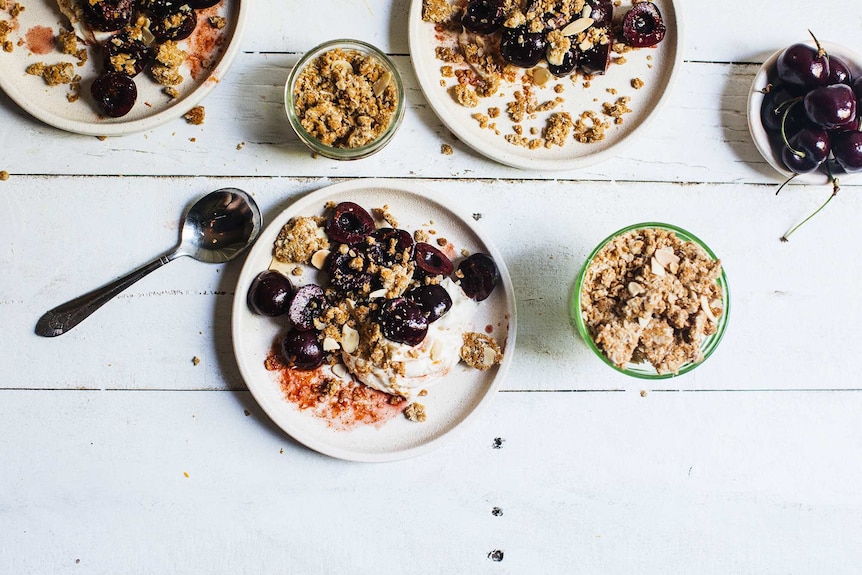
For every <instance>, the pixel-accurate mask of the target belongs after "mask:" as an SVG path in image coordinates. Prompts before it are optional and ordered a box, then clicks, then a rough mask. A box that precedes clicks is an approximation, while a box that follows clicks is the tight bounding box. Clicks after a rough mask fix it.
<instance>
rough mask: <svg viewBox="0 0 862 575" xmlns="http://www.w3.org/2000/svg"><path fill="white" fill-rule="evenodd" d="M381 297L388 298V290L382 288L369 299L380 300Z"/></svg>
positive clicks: (369, 296) (372, 293)
mask: <svg viewBox="0 0 862 575" xmlns="http://www.w3.org/2000/svg"><path fill="white" fill-rule="evenodd" d="M381 297H386V288H380V289H377V290H374V291H373V292H371V293H370V294H368V299H378V298H381Z"/></svg>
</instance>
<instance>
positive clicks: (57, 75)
mask: <svg viewBox="0 0 862 575" xmlns="http://www.w3.org/2000/svg"><path fill="white" fill-rule="evenodd" d="M25 72H27V73H28V74H30V75H32V76H40V77H41V78H42V79H43V80H45V83H46V84H48V85H49V86H59V85H60V84H71V83H72V80H73V79H74V78H75V67H74V65H73V64H71V63H69V62H60V63H58V64H45V63H44V62H36V63H35V64H30V65H29V66H27V68H26V70H25Z"/></svg>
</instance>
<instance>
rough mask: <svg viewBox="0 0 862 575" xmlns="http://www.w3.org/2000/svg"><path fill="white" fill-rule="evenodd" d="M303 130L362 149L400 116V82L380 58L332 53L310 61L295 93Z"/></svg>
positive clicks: (341, 145) (340, 145) (331, 142)
mask: <svg viewBox="0 0 862 575" xmlns="http://www.w3.org/2000/svg"><path fill="white" fill-rule="evenodd" d="M293 95H294V100H295V111H296V115H297V117H298V118H299V121H300V124H301V125H302V127H303V128H305V130H306V131H307V132H308V133H309V134H310V135H311V136H312V137H314V138H316V139H317V140H319V141H320V142H321V143H322V144H325V145H327V146H332V147H336V148H358V147H360V146H364V145H366V144H370V143H371V142H373V141H374V140H376V139H377V138H379V137H380V136H381V135H382V134H383V132H385V131H386V129H387V128H388V127H389V124H390V123H391V122H392V119H393V118H394V117H395V113H396V111H397V106H398V93H397V88H396V85H395V80H394V79H393V78H392V74H391V73H390V72H389V70H387V69H386V67H385V66H384V65H383V64H382V63H380V62H379V61H378V60H377V58H375V57H374V56H371V55H367V54H362V53H361V52H358V51H356V50H342V49H341V48H335V49H332V50H329V51H327V52H325V53H323V54H321V55H320V56H318V57H317V58H316V59H315V60H314V61H312V62H310V63H309V64H308V65H307V66H306V67H305V68H304V69H303V70H302V71H301V72H300V74H299V76H298V77H297V80H296V85H295V86H294V89H293Z"/></svg>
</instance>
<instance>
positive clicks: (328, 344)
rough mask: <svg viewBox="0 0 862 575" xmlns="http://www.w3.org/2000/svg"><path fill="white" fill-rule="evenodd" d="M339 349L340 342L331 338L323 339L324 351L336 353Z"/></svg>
mask: <svg viewBox="0 0 862 575" xmlns="http://www.w3.org/2000/svg"><path fill="white" fill-rule="evenodd" d="M339 347H341V346H340V345H338V342H337V341H335V340H334V339H332V338H331V337H325V338H323V351H335V350H336V349H338V348H339Z"/></svg>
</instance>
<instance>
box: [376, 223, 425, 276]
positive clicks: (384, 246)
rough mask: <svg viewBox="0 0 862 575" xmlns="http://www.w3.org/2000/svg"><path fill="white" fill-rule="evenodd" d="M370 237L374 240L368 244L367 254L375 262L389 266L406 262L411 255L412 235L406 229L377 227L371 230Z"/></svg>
mask: <svg viewBox="0 0 862 575" xmlns="http://www.w3.org/2000/svg"><path fill="white" fill-rule="evenodd" d="M371 237H373V238H374V240H375V242H374V243H373V244H371V245H369V246H368V256H369V257H370V258H371V260H372V261H373V262H374V263H376V264H379V265H383V266H387V267H390V266H393V265H395V264H396V263H407V262H408V261H409V260H410V258H411V257H413V243H414V242H413V236H411V235H410V232H408V231H407V230H402V229H398V228H378V229H376V230H374V231H373V232H371ZM405 254H406V259H404V258H405Z"/></svg>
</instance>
